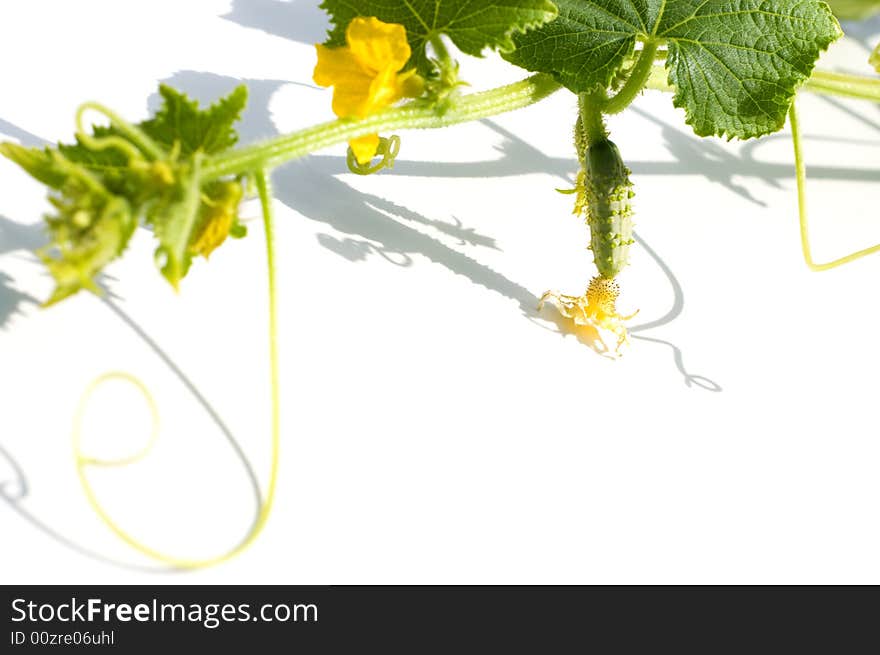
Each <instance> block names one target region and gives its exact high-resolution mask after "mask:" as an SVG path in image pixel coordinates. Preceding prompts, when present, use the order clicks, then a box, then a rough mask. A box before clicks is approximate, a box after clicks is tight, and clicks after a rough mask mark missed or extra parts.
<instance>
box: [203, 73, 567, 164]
mask: <svg viewBox="0 0 880 655" xmlns="http://www.w3.org/2000/svg"><path fill="white" fill-rule="evenodd" d="M560 88H562V86H561V85H560V84H559V83H558V82H557V81H556V80H554V79H553V78H552V77H551V76H550V75H547V74H544V73H538V74H537V75H532V76H531V77H528V78H526V79H524V80H521V81H519V82H514V83H513V84H508V85H506V86H502V87H498V88H497V89H492V90H490V91H483V92H481V93H472V94H469V95H465V96H461V97H460V98H458V99H457V100H456V101H455V102H454V103H452V104H451V105H450V106H449V108H448V109H446V111H444V112H443V113H438V112H437V110H436V109H435V108H434V107H432V106H430V105H427V104H425V103H422V102H419V101H417V100H416V101H413V102H410V103H407V104H405V105H403V106H401V107H394V108H391V109H386V110H385V111H381V112H378V113H376V114H373V115H371V116H367V117H366V118H364V119H362V120H357V121H356V120H351V119H339V120H335V121H330V122H328V123H321V124H320V125H314V126H312V127H309V128H306V129H304V130H300V131H298V132H293V133H291V134H286V135H284V136H280V137H277V138H275V139H272V140H269V141H265V142H263V143H257V144H254V145H251V146H246V147H244V148H240V149H238V150H235V151H232V152H229V153H227V154H225V155H220V156H218V157H216V158H215V159H213V160H212V161H211V162H209V163H207V162H206V164H205V167H204V169H203V179H206V180H210V179H215V178H218V177H223V176H226V175H237V174H240V173H246V172H250V171H255V170H259V169H261V168H273V167H275V166H278V165H280V164H283V163H284V162H287V161H290V160H291V159H296V158H298V157H302V156H304V155H307V154H309V153H311V152H315V151H316V150H321V149H322V148H326V147H328V146H332V145H335V144H337V143H342V142H343V141H348V140H350V139H354V138H357V137H359V136H364V135H366V134H375V133H377V132H390V131H392V130H412V129H427V128H439V127H448V126H450V125H455V124H457V123H465V122H468V121H474V120H478V119H480V118H487V117H489V116H495V115H496V114H503V113H505V112H508V111H513V110H514V109H521V108H523V107H528V106H529V105H532V104H534V103H536V102H539V101H540V100H543V99H544V98H546V97H547V96H549V95H551V94H552V93H555V92H556V91H558V90H559V89H560Z"/></svg>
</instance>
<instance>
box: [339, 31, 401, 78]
mask: <svg viewBox="0 0 880 655" xmlns="http://www.w3.org/2000/svg"><path fill="white" fill-rule="evenodd" d="M345 41H346V43H348V47H349V48H350V49H351V52H352V54H353V55H354V56H355V58H356V59H357V60H358V61H359V62H360V64H361V66H363V67H364V68H366V69H367V70H370V71H372V72H374V73H378V72H381V71H384V70H385V69H387V68H392V69H394V72H395V73H396V72H397V71H399V70H400V69H401V68H403V67H404V66H405V65H406V62H408V61H409V56H410V54H411V51H410V48H409V43H407V41H406V29H405V28H404V27H403V25H398V24H396V23H383V22H382V21H380V20H379V19H378V18H374V17H370V18H363V17H359V18H355V19H354V20H352V21H351V22H350V23H349V24H348V29H346V31H345Z"/></svg>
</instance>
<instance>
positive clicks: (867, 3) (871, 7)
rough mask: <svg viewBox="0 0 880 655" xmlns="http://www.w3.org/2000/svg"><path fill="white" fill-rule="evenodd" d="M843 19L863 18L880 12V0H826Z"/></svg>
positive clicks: (836, 14) (832, 9)
mask: <svg viewBox="0 0 880 655" xmlns="http://www.w3.org/2000/svg"><path fill="white" fill-rule="evenodd" d="M826 1H827V2H828V4H829V5H830V6H831V11H833V12H834V15H835V16H837V17H838V18H840V19H841V20H862V19H864V18H867V17H868V16H870V15H871V14H876V13H877V12H880V0H826Z"/></svg>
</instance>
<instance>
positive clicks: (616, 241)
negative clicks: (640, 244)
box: [583, 139, 635, 279]
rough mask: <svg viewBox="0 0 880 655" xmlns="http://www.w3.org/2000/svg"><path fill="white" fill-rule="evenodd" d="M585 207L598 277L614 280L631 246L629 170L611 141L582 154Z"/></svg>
mask: <svg viewBox="0 0 880 655" xmlns="http://www.w3.org/2000/svg"><path fill="white" fill-rule="evenodd" d="M583 165H584V175H583V185H584V203H583V204H584V206H583V211H584V213H585V214H586V219H587V224H588V225H589V226H590V250H592V251H593V258H594V261H595V263H596V268H597V269H599V274H600V275H601V276H602V277H604V278H607V279H613V278H614V277H616V276H617V274H618V273H620V271H621V270H622V269H623V267H624V266H626V264H627V262H628V261H629V247H630V245H632V243H633V220H632V216H633V210H632V198H633V196H634V195H635V193H634V192H633V185H632V182H631V181H630V179H629V174H630V170H629V169H628V168H627V167H626V165H625V164H624V163H623V159H622V158H621V156H620V150H618V149H617V146H616V145H615V144H614V142H612V141H610V140H608V139H602V140H600V141H597V142H595V143H593V144H592V145H590V146H589V147H588V148H587V149H586V152H585V153H584V162H583Z"/></svg>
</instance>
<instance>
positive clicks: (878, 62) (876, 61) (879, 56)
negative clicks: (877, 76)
mask: <svg viewBox="0 0 880 655" xmlns="http://www.w3.org/2000/svg"><path fill="white" fill-rule="evenodd" d="M868 63H869V64H871V66H873V67H874V70H875V71H877V72H878V73H880V43H878V44H877V47H876V48H874V52H872V53H871V58H870V59H869V60H868Z"/></svg>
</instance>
